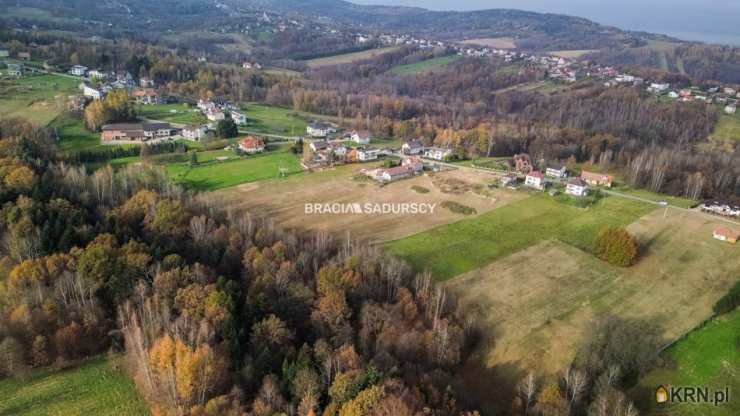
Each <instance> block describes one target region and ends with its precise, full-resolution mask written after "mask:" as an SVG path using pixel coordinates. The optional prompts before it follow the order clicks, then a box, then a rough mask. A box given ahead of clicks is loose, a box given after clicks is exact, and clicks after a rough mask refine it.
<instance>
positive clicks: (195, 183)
mask: <svg viewBox="0 0 740 416" xmlns="http://www.w3.org/2000/svg"><path fill="white" fill-rule="evenodd" d="M219 156H230V159H229V160H227V161H224V162H218V161H216V160H215V158H216V157H219ZM198 162H199V164H198V165H197V166H195V167H190V166H189V164H188V163H187V162H184V163H173V164H170V165H167V172H168V173H169V175H170V177H171V178H172V179H173V181H175V182H176V183H179V184H182V185H184V186H186V187H188V188H191V189H196V190H200V191H211V190H215V189H221V188H227V187H230V186H235V185H239V184H243V183H248V182H256V181H260V180H265V179H272V178H277V177H279V174H280V172H279V169H281V168H283V169H287V173H288V174H289V175H293V174H297V173H300V172H301V166H300V161H299V159H298V157H297V156H296V155H294V154H293V153H292V152H290V150H289V149H288V147H287V146H283V147H280V148H279V149H277V150H273V151H270V152H267V153H264V154H261V155H254V156H246V157H237V156H235V155H234V153H233V152H229V151H223V150H214V151H209V152H199V153H198Z"/></svg>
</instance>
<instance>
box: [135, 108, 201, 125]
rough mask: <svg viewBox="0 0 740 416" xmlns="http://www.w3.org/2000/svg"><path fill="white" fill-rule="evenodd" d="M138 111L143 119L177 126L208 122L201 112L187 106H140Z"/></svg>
mask: <svg viewBox="0 0 740 416" xmlns="http://www.w3.org/2000/svg"><path fill="white" fill-rule="evenodd" d="M136 110H137V111H138V112H139V115H140V116H141V117H143V118H147V119H151V120H161V121H167V122H170V123H175V124H193V123H205V122H206V121H207V120H206V118H205V116H203V114H201V112H200V110H198V109H197V108H193V107H190V106H188V105H187V104H155V105H139V106H137V107H136ZM193 110H195V111H193Z"/></svg>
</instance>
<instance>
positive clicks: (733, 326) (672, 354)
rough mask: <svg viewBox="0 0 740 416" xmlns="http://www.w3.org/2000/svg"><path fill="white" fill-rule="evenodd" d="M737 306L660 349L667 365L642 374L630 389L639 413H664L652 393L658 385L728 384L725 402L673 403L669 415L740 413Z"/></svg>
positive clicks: (739, 316)
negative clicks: (664, 349)
mask: <svg viewBox="0 0 740 416" xmlns="http://www.w3.org/2000/svg"><path fill="white" fill-rule="evenodd" d="M739 342H740V310H736V311H735V312H733V313H730V314H729V315H728V316H724V317H721V318H718V319H715V320H712V321H710V322H709V323H707V324H706V325H705V326H704V327H702V328H700V329H698V330H696V331H694V332H692V333H690V334H689V335H688V336H687V337H686V338H685V339H682V340H681V341H679V342H677V343H676V344H675V345H673V346H671V347H670V348H669V349H668V350H666V351H665V352H664V353H663V358H664V359H665V361H666V365H665V366H663V368H659V369H656V370H654V371H652V372H650V373H649V374H647V376H645V377H644V378H643V379H642V380H641V381H640V383H639V385H638V386H637V387H636V388H635V389H634V390H633V394H634V397H635V399H636V401H637V404H638V406H639V407H640V408H641V410H642V411H643V413H642V414H666V413H665V412H666V409H658V407H657V406H656V405H655V402H654V399H653V397H654V396H653V394H654V392H655V389H656V388H657V387H658V386H660V385H665V386H669V385H673V386H708V387H710V388H711V389H715V388H717V389H724V387H725V386H729V387H730V396H731V401H730V403H728V404H726V405H725V406H721V407H715V406H713V405H698V404H683V405H681V404H673V405H670V407H668V410H669V411H670V414H671V415H672V416H715V415H716V416H720V415H728V416H729V415H738V414H740V397H739V396H738V394H739V392H740V344H738V343H739Z"/></svg>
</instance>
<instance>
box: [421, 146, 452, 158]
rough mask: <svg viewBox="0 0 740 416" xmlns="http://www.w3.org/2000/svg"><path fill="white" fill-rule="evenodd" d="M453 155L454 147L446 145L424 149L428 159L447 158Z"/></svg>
mask: <svg viewBox="0 0 740 416" xmlns="http://www.w3.org/2000/svg"><path fill="white" fill-rule="evenodd" d="M451 155H452V149H448V148H445V147H428V148H426V149H424V157H425V158H427V159H434V160H445V158H447V157H448V156H451Z"/></svg>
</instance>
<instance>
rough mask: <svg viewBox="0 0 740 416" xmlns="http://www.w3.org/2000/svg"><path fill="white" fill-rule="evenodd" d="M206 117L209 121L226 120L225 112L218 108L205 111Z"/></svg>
mask: <svg viewBox="0 0 740 416" xmlns="http://www.w3.org/2000/svg"><path fill="white" fill-rule="evenodd" d="M206 118H207V119H208V120H210V121H221V120H226V113H224V112H223V111H221V110H220V109H218V108H212V109H210V110H208V111H206Z"/></svg>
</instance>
